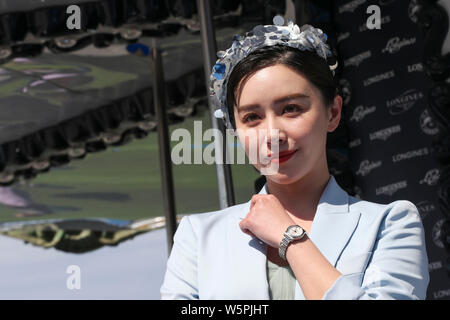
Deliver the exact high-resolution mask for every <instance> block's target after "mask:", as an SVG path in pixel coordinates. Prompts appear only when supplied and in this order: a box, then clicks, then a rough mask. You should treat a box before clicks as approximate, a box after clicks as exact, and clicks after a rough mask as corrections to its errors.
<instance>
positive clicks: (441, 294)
mask: <svg viewBox="0 0 450 320" xmlns="http://www.w3.org/2000/svg"><path fill="white" fill-rule="evenodd" d="M445 297H450V289H444V290H438V291H435V292H433V298H435V299H441V298H445Z"/></svg>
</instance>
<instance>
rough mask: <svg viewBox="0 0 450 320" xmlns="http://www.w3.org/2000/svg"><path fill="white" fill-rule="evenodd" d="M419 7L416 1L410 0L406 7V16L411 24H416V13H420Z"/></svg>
mask: <svg viewBox="0 0 450 320" xmlns="http://www.w3.org/2000/svg"><path fill="white" fill-rule="evenodd" d="M420 9H421V6H420V5H419V3H418V2H417V0H411V1H410V2H409V6H408V16H409V18H410V19H411V21H412V22H414V23H417V13H418V12H419V11H420Z"/></svg>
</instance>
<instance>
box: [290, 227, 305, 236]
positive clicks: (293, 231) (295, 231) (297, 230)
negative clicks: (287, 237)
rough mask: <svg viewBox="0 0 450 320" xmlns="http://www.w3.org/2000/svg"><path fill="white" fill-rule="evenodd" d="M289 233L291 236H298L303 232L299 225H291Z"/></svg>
mask: <svg viewBox="0 0 450 320" xmlns="http://www.w3.org/2000/svg"><path fill="white" fill-rule="evenodd" d="M289 233H290V234H291V236H293V237H298V236H301V235H302V234H303V229H302V228H301V227H299V226H293V227H292V228H291V229H289Z"/></svg>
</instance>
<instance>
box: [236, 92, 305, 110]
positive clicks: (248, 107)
mask: <svg viewBox="0 0 450 320" xmlns="http://www.w3.org/2000/svg"><path fill="white" fill-rule="evenodd" d="M300 98H303V99H308V98H309V96H308V95H306V94H304V93H295V94H290V95H287V96H284V97H281V98H278V99H276V100H275V101H274V103H275V104H279V103H282V102H285V101H289V100H293V99H300ZM258 107H259V104H249V105H245V106H240V107H239V108H238V112H244V111H247V110H253V109H257V108H258Z"/></svg>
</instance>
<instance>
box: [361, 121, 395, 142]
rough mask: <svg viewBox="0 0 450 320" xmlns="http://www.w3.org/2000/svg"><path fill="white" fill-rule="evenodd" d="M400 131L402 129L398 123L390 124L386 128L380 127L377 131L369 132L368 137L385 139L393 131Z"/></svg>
mask: <svg viewBox="0 0 450 320" xmlns="http://www.w3.org/2000/svg"><path fill="white" fill-rule="evenodd" d="M400 131H402V128H401V127H400V125H399V124H398V125H396V126H392V127H389V128H386V129H382V130H379V131H375V132H372V133H369V138H370V141H372V140H376V139H379V140H384V141H386V140H387V139H388V138H389V137H390V136H392V135H393V134H394V133H399V132H400Z"/></svg>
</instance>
